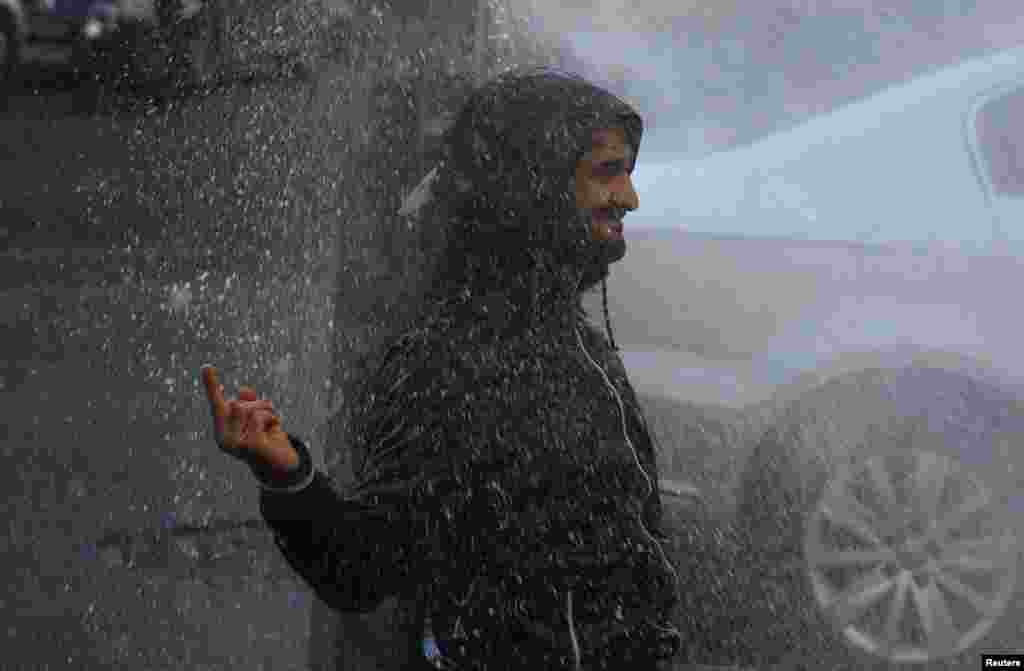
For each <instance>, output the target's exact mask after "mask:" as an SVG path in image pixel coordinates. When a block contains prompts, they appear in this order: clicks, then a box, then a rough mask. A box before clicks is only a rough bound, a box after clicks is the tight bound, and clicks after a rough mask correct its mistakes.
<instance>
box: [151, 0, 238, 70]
mask: <svg viewBox="0 0 1024 671" xmlns="http://www.w3.org/2000/svg"><path fill="white" fill-rule="evenodd" d="M160 20H161V22H162V25H161V28H162V29H163V31H164V34H165V36H166V39H167V42H168V48H169V56H170V61H171V63H172V64H173V65H172V70H173V73H172V76H173V78H174V79H175V80H176V83H177V84H179V85H183V86H186V87H197V86H198V87H206V86H212V85H214V84H215V83H216V82H217V79H218V77H219V76H220V74H221V71H222V69H223V66H224V61H225V56H224V54H225V52H226V51H227V49H226V43H227V37H226V17H225V12H224V6H223V3H222V2H221V1H220V0H206V2H204V3H203V6H202V8H201V9H200V10H199V11H198V12H197V13H195V14H193V15H191V16H183V15H182V9H181V4H180V0H177V1H176V2H174V3H173V4H171V3H166V2H165V3H164V5H163V9H162V11H161V16H160Z"/></svg>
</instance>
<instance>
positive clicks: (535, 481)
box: [260, 71, 680, 671]
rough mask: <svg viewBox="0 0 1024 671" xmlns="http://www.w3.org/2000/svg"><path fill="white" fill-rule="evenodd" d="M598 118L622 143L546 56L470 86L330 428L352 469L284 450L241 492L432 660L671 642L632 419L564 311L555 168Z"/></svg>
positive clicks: (631, 130)
mask: <svg viewBox="0 0 1024 671" xmlns="http://www.w3.org/2000/svg"><path fill="white" fill-rule="evenodd" d="M610 125H619V126H622V127H625V128H626V129H627V135H628V137H629V138H630V141H631V143H632V144H633V145H634V149H637V148H638V147H639V141H640V134H641V132H642V125H641V124H640V120H639V117H638V116H636V114H635V112H633V110H632V109H630V108H629V107H628V106H627V105H625V104H624V103H622V102H621V101H620V100H618V99H617V98H615V97H614V96H611V95H610V94H608V93H607V92H605V91H603V90H601V89H599V88H597V87H594V86H592V85H590V84H589V83H587V82H585V81H583V80H581V79H578V78H573V77H566V76H562V75H558V74H553V73H550V72H549V71H542V72H534V73H526V74H523V73H515V74H509V75H506V76H504V77H502V78H499V79H498V80H496V81H495V82H492V83H491V84H489V85H487V86H485V87H483V88H482V89H481V90H479V91H478V92H477V93H476V94H474V96H473V97H472V98H471V99H470V101H469V102H468V103H467V104H466V106H465V107H464V109H463V112H462V113H461V114H460V115H459V116H458V117H457V118H456V121H455V124H454V125H453V127H452V128H451V129H450V130H449V131H448V134H447V136H446V143H445V146H446V153H445V156H444V159H443V161H442V164H441V167H440V169H439V170H438V175H439V176H438V179H437V180H436V181H435V183H434V185H433V189H434V194H435V199H434V202H433V204H432V205H431V206H430V207H428V208H427V210H426V212H425V213H424V214H423V215H422V217H423V223H421V225H432V226H436V227H437V230H438V232H439V234H441V233H443V234H444V235H445V238H446V241H445V246H444V251H443V253H442V254H441V257H440V259H439V261H438V266H437V268H436V271H435V273H434V275H433V284H432V285H431V288H430V290H429V291H428V292H427V297H426V300H425V302H424V308H423V311H422V313H421V314H420V317H419V319H417V320H416V322H415V324H414V326H413V327H412V328H410V330H409V331H408V332H406V333H405V334H404V335H403V336H402V337H401V338H399V339H398V340H397V341H396V342H394V343H392V344H391V345H390V346H389V347H387V348H385V349H384V350H383V351H382V352H381V353H380V356H379V358H378V359H376V365H375V366H374V367H373V374H372V375H370V376H368V377H367V379H366V383H365V387H364V390H363V393H362V394H361V396H360V397H358V398H357V399H354V400H353V402H352V403H351V404H350V405H351V407H350V408H348V411H349V412H350V413H351V415H350V417H349V422H348V428H349V431H348V433H349V436H348V438H347V439H346V440H347V442H346V443H343V444H340V445H338V446H336V447H337V449H345V450H351V451H352V454H354V455H355V456H356V468H355V479H354V482H353V483H352V484H351V486H349V487H346V488H345V491H344V492H343V491H342V488H341V487H339V486H337V485H336V484H335V483H333V482H332V479H331V478H330V477H329V476H328V474H326V473H322V472H319V471H316V469H312V467H311V466H310V465H309V460H308V459H306V458H304V459H303V466H302V467H300V469H299V471H298V472H297V473H296V475H295V478H294V479H293V481H292V482H290V483H284V484H285V485H292V487H291V489H292V490H293V491H290V492H278V491H273V490H272V489H270V488H267V487H264V490H263V491H262V493H261V497H260V508H261V512H262V513H263V515H264V517H265V519H266V520H267V522H268V524H269V525H270V526H271V527H272V528H273V530H274V532H275V537H276V542H277V544H278V547H279V548H280V549H281V551H282V553H283V555H284V556H285V558H286V559H287V560H288V562H289V563H290V564H291V566H292V567H293V568H294V569H295V570H296V571H297V572H298V573H299V574H300V575H301V576H302V577H303V578H304V580H305V581H306V582H307V583H308V584H309V585H310V586H311V587H312V589H313V590H314V591H315V592H316V594H317V595H318V596H319V597H320V598H321V599H323V600H324V601H325V602H326V603H327V604H329V605H330V606H332V607H333V608H335V609H338V610H340V611H356V612H367V611H370V610H372V609H374V608H375V607H376V606H377V605H378V604H379V603H381V601H382V600H383V599H385V598H387V597H390V596H398V597H400V598H401V599H403V600H406V601H408V602H410V603H415V604H419V605H420V606H421V607H422V608H423V610H424V614H425V616H426V617H429V619H430V622H431V629H432V631H433V634H434V637H435V639H436V644H437V648H438V649H439V651H440V653H441V655H442V656H443V658H444V660H445V663H446V665H448V668H453V669H460V670H462V669H466V670H468V669H474V670H486V671H491V670H495V669H507V670H508V671H512V670H518V669H528V668H543V669H552V670H557V669H577V668H579V669H588V670H589V669H625V668H629V669H654V668H661V667H659V666H657V664H658V663H659V660H666V659H668V658H670V657H672V656H674V655H675V654H676V653H677V652H678V650H679V647H680V637H679V633H678V631H676V630H675V629H674V628H673V627H672V624H671V615H672V611H673V609H674V608H675V605H676V603H677V594H676V576H675V572H674V568H673V567H672V565H671V563H670V562H669V560H668V558H667V556H666V555H665V551H664V547H663V545H664V541H665V537H664V535H663V533H662V530H661V503H660V500H659V494H658V487H657V478H658V476H657V469H656V465H655V454H654V445H653V442H652V437H651V433H650V431H649V429H648V427H647V426H646V422H645V420H644V417H643V414H642V412H641V410H640V406H639V404H638V402H637V399H636V395H635V393H634V392H633V389H632V387H631V386H630V384H629V381H628V379H627V377H626V372H625V369H624V367H623V365H622V361H621V359H620V358H619V356H618V354H617V353H616V352H615V351H614V350H613V349H612V347H611V346H610V343H609V340H608V339H606V338H605V337H604V335H603V334H601V333H600V332H598V331H597V330H596V329H595V328H594V327H593V326H591V325H590V323H589V322H588V320H587V316H586V314H585V312H584V310H583V308H582V300H581V298H582V293H583V291H584V289H586V288H588V284H590V283H592V282H593V281H594V278H599V277H602V273H601V272H600V270H601V267H602V266H601V248H600V246H599V245H598V244H597V243H594V242H592V241H591V240H590V235H589V228H588V227H587V220H586V218H585V216H584V215H583V214H582V213H579V212H576V211H575V206H574V203H573V202H572V201H571V198H570V197H571V194H572V193H573V190H572V175H573V168H574V166H575V165H576V163H577V161H578V160H579V158H580V157H581V156H582V155H583V153H584V152H585V151H586V149H587V148H588V144H587V143H588V142H589V137H590V132H591V131H592V130H594V129H597V128H602V127H608V126H610ZM566 194H569V196H567V195H566ZM595 268H596V269H597V271H595ZM604 274H607V268H606V267H605V268H604ZM293 440H294V442H295V444H296V445H300V446H301V440H299V439H294V438H293ZM300 449H301V450H305V448H304V447H301V448H300Z"/></svg>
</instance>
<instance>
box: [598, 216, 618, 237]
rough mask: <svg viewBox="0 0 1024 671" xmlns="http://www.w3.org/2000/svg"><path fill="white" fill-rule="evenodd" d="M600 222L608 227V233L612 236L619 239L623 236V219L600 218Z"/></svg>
mask: <svg viewBox="0 0 1024 671" xmlns="http://www.w3.org/2000/svg"><path fill="white" fill-rule="evenodd" d="M598 222H599V223H600V224H601V225H602V226H605V227H607V229H608V234H609V235H610V236H611V237H612V238H617V239H621V238H622V222H621V221H617V220H614V219H600V220H598Z"/></svg>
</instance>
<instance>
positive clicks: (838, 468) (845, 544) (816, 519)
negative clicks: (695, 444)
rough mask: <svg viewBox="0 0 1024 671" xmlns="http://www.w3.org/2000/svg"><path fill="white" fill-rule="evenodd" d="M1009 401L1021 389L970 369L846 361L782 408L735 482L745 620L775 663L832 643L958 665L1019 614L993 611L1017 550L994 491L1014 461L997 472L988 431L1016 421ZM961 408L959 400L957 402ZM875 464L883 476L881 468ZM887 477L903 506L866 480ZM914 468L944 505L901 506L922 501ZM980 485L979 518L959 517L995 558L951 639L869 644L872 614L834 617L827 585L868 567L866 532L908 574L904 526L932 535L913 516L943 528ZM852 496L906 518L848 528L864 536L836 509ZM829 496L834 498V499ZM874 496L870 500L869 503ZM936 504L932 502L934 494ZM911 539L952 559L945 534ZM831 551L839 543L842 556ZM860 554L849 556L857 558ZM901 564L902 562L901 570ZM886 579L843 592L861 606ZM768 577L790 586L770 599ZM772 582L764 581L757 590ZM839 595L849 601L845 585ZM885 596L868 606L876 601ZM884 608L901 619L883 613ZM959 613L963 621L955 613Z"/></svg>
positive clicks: (1001, 636) (1011, 575) (1008, 492)
mask: <svg viewBox="0 0 1024 671" xmlns="http://www.w3.org/2000/svg"><path fill="white" fill-rule="evenodd" d="M1018 407H1019V402H1018V401H1016V400H1014V398H1013V395H1012V394H1011V393H1010V392H1008V391H1006V390H1002V389H1000V388H998V387H995V386H991V385H987V384H984V383H980V382H978V381H977V380H974V379H972V378H971V377H970V376H966V375H962V374H959V373H956V372H950V371H944V370H939V369H934V368H930V367H922V366H909V367H906V368H902V369H893V370H885V371H883V370H876V371H862V372H859V373H851V374H849V375H846V376H844V378H843V379H837V380H834V381H832V382H830V383H829V384H828V385H827V386H826V385H823V386H822V387H821V388H819V389H817V390H811V391H809V392H808V393H806V394H804V395H803V397H802V398H801V399H798V400H796V401H794V402H793V403H791V404H789V406H788V407H786V408H785V409H783V410H782V411H781V412H779V413H778V416H777V417H776V418H775V420H774V421H773V422H772V423H771V427H770V428H769V429H768V430H767V431H766V432H765V434H764V436H763V437H762V439H761V441H760V443H759V445H758V446H757V448H756V449H755V451H754V454H753V455H752V457H751V459H750V461H749V462H748V464H747V466H746V468H745V469H744V473H743V474H742V475H741V478H740V489H739V491H738V492H737V501H738V507H737V518H738V522H740V526H741V527H742V528H743V534H742V535H743V536H744V539H743V544H744V545H745V546H746V547H747V552H746V554H747V556H749V557H750V562H751V571H752V572H753V573H754V574H755V575H757V576H758V580H757V581H752V583H754V585H755V587H752V588H751V594H752V596H751V598H750V602H751V604H752V606H751V609H750V610H751V612H754V613H755V614H756V615H758V620H757V622H756V623H755V624H754V625H753V626H751V628H750V631H749V636H750V638H751V639H752V640H753V642H754V644H755V645H756V646H757V647H758V649H760V650H763V651H764V652H765V654H766V655H767V656H768V657H770V658H771V659H772V661H773V662H778V663H779V664H780V665H781V667H782V668H791V667H792V666H793V665H794V664H795V663H796V660H799V659H803V660H806V659H811V658H820V657H821V655H822V654H823V653H824V651H836V652H837V653H838V652H839V651H842V653H841V656H842V657H843V659H844V660H846V662H845V663H856V665H857V666H863V665H865V664H869V663H870V664H877V663H881V662H882V661H883V660H884V661H885V662H886V663H892V664H897V663H903V662H910V661H914V662H918V661H928V662H929V663H933V664H959V663H961V662H963V661H965V660H967V659H968V658H970V657H971V656H972V655H974V654H976V651H975V650H974V648H975V646H976V645H978V644H979V642H980V641H981V640H982V637H984V636H987V635H990V633H991V635H992V636H994V637H995V640H1005V639H1006V637H1007V635H1008V631H1006V630H1008V629H1012V628H1013V627H1014V626H1015V622H1016V620H1015V619H1014V618H1013V617H1004V614H1005V611H1006V609H1007V607H1008V605H1011V604H1012V597H1013V594H1014V593H1015V592H1014V590H1015V574H1016V573H1017V570H1016V564H1017V561H1018V560H1019V558H1018V554H1019V553H1018V550H1017V542H1016V538H1015V536H1017V537H1019V536H1021V534H1019V533H1017V534H1015V533H1012V531H1013V529H1012V525H1011V524H1010V523H1009V520H1010V519H1011V517H1010V516H1009V513H1008V508H1007V505H1008V504H1007V503H1006V502H1005V501H1003V500H1004V499H1007V498H1008V497H1010V496H1012V492H1013V491H1014V490H1015V487H1014V484H1013V477H1012V474H1011V475H1008V474H1007V473H1006V471H1007V470H1010V471H1012V466H1010V465H1009V464H1006V461H1007V457H1005V456H1001V454H1002V453H1001V452H999V448H998V446H999V445H1000V442H999V440H998V439H997V438H998V437H999V436H1004V437H1006V438H1007V439H1008V440H1010V439H1012V437H1013V436H1016V435H1018V434H1019V433H1020V431H1021V430H1022V428H1024V419H1021V418H1020V417H1019V416H1016V408H1018ZM967 408H969V409H970V412H966V410H965V409H967ZM996 426H998V427H1000V428H999V429H998V432H997V431H996V430H995V429H994V428H993V427H996ZM985 427H988V428H985ZM965 437H969V438H965ZM965 439H966V440H968V441H969V443H970V450H969V451H965V448H964V445H965V444H966V443H965ZM1004 464H1005V465H1004ZM996 465H1000V466H1001V467H997V466H996ZM880 466H885V468H880ZM885 473H889V474H890V475H888V476H885V477H881V476H880V475H879V474H885ZM931 473H935V474H938V475H934V476H932V475H930V474H931ZM1000 473H1001V475H1000ZM895 474H899V477H897V476H896V475H895ZM869 475H870V476H871V477H868V476H869ZM940 475H941V477H939V476H940ZM911 476H913V477H911ZM887 478H888V479H887ZM900 478H902V479H900ZM889 481H891V482H894V483H895V482H900V483H903V485H902V486H903V490H902V491H903V492H904V498H905V502H906V503H905V506H904V508H890V507H886V506H884V505H883V504H882V503H879V502H881V501H888V500H889V499H888V498H886V497H878V496H876V497H875V498H874V499H872V498H871V487H870V485H873V484H874V483H882V484H884V483H885V482H889ZM919 481H920V482H925V483H930V482H934V483H941V484H942V485H943V487H945V489H944V490H943V491H945V492H946V496H948V497H949V500H948V501H946V502H945V503H944V504H943V506H944V507H942V508H941V511H942V512H936V513H934V514H931V513H929V512H928V510H931V509H930V508H928V510H925V508H927V506H924V507H922V508H921V510H917V509H916V508H915V509H914V510H911V507H912V506H910V503H912V502H915V501H923V500H924V498H923V497H918V496H910V495H907V494H906V492H911V491H912V490H911V489H910V488H909V487H910V486H911V484H912V483H916V482H919ZM936 486H938V484H936ZM876 489H877V486H876ZM941 489H942V488H940V490H941ZM879 491H881V490H879ZM937 491H939V490H937ZM851 492H852V493H851ZM958 492H962V493H958ZM984 492H988V494H986V495H985V496H986V497H987V498H986V499H984V500H985V501H986V504H985V505H984V506H980V505H979V507H978V508H977V511H978V516H977V517H975V518H971V519H973V522H971V523H972V524H976V525H977V526H978V530H972V529H971V528H968V527H965V528H964V530H963V533H965V534H968V535H969V533H968V532H970V533H974V534H976V535H977V536H978V538H979V539H981V538H983V539H984V540H985V542H986V545H985V547H986V548H991V552H992V555H991V556H986V557H985V559H986V561H990V563H991V564H992V566H991V567H989V568H987V569H986V570H987V571H989V573H991V576H990V578H991V579H990V580H989V581H988V583H987V584H986V588H985V589H984V590H980V589H977V588H976V589H975V592H976V594H975V595H974V598H976V599H977V601H978V602H983V604H984V610H979V612H978V613H977V614H974V615H975V616H974V619H973V620H971V621H970V622H969V625H970V626H967V625H963V626H962V627H961V628H962V629H964V631H959V630H958V631H957V632H956V634H957V635H956V638H955V639H954V637H953V636H950V637H948V639H949V640H948V641H947V642H948V643H950V644H955V645H956V647H955V649H954V648H953V647H950V648H949V649H948V650H947V649H943V648H942V647H941V646H939V645H936V646H933V647H931V648H929V650H928V651H927V654H924V653H922V652H921V651H920V650H919V649H917V648H919V647H920V645H919V644H918V643H916V642H914V643H913V644H904V642H903V641H898V640H896V639H892V640H893V641H894V643H893V644H891V645H887V646H886V645H880V644H879V640H880V639H879V638H878V637H877V636H875V637H874V638H872V635H873V634H876V633H877V630H878V625H877V622H875V619H877V617H876V618H875V619H872V617H874V616H867V617H863V618H861V619H860V620H854V619H851V620H850V621H849V623H848V622H847V621H846V619H845V617H846V615H849V614H850V613H854V614H855V611H854V610H852V609H848V610H849V612H848V613H846V614H843V613H842V612H838V613H837V612H835V611H834V609H833V606H835V605H836V603H839V602H837V601H835V597H836V596H837V594H839V593H840V590H839V589H837V588H839V587H840V586H842V587H843V588H844V589H849V590H854V589H855V586H856V585H858V584H860V583H858V582H857V580H855V579H854V578H857V579H859V578H862V577H864V576H865V575H867V572H866V571H867V569H860V568H859V567H860V566H861V564H859V563H858V562H868V561H869V560H868V559H866V558H865V554H864V551H863V547H865V546H871V545H872V544H873V545H874V546H877V547H878V548H881V550H880V552H886V551H892V550H897V549H898V551H899V552H900V553H901V555H900V557H899V559H900V561H901V562H907V563H908V564H909V565H912V566H915V568H913V571H914V573H915V575H914V578H915V580H916V579H917V578H918V577H919V576H918V575H917V572H918V568H916V562H915V559H914V555H917V554H920V555H921V556H922V557H923V556H924V551H923V550H920V549H918V550H915V551H914V552H910V551H909V550H905V549H904V548H905V547H917V546H915V545H914V544H913V543H912V542H910V541H912V540H914V539H915V538H930V534H931V532H929V531H928V530H927V527H926V526H922V527H921V528H917V527H918V525H919V524H921V521H920V520H921V519H924V518H928V517H929V514H930V515H931V516H930V519H933V520H938V521H939V522H941V524H940V526H939V528H943V527H942V525H943V524H945V522H944V520H947V519H955V518H951V517H950V513H948V512H947V509H948V510H956V509H957V506H960V507H961V508H963V509H967V502H968V501H970V500H973V497H975V495H978V496H979V498H978V500H981V499H980V495H981V494H982V493H984ZM851 497H856V498H857V503H858V504H864V505H868V507H869V508H871V509H872V510H875V511H882V510H884V511H886V512H885V514H880V513H878V512H876V514H875V519H877V520H897V519H902V518H904V517H905V518H906V519H908V520H911V522H908V523H907V524H906V525H904V526H898V527H893V528H892V529H890V530H889V532H891V533H886V534H885V535H880V536H879V538H880V539H881V540H875V541H868V542H867V543H865V542H862V541H859V540H856V541H851V540H850V539H852V538H855V537H856V536H858V535H860V536H862V537H863V535H864V534H863V529H861V528H860V527H858V526H856V525H853V524H850V523H848V522H847V521H846V520H847V519H854V520H855V521H856V520H860V519H861V517H860V513H857V514H855V515H853V514H851V515H847V514H845V513H844V512H843V511H845V510H846V509H847V508H849V509H850V510H853V509H854V507H853V504H850V503H848V502H849V501H850V500H851ZM957 497H960V498H957ZM961 499H962V500H961ZM901 500H904V499H901ZM837 501H838V502H840V503H842V504H843V505H842V506H839V505H838V504H837V503H836V502H837ZM872 501H874V502H875V503H868V502H872ZM989 502H990V503H991V505H990V504H989ZM1017 505H1018V506H1019V503H1018V504H1017ZM891 510H895V511H897V512H898V513H899V514H898V515H897V514H896V512H891ZM935 510H936V511H939V510H940V508H939V507H938V506H936V508H935ZM836 511H839V512H838V513H837V512H836ZM837 514H838V515H839V517H836V515H837ZM864 519H872V518H871V517H870V516H868V517H866V518H864ZM981 529H984V530H985V531H984V532H982V531H980V530H981ZM993 530H995V531H993ZM840 531H841V532H842V534H839V532H840ZM851 532H852V533H853V536H851ZM943 533H944V532H943ZM965 537H967V536H966V535H965ZM840 539H844V540H842V541H841V542H840ZM965 543H966V541H965ZM922 547H924V549H925V550H927V552H928V553H934V554H938V555H941V557H940V559H941V561H947V562H948V561H952V560H951V559H949V558H950V557H953V553H952V551H951V550H949V548H948V547H947V546H946V545H941V546H940V545H936V547H935V548H929V547H927V546H922ZM871 552H874V550H871ZM842 553H848V554H846V555H845V556H841V554H842ZM857 553H860V555H859V558H855V555H856V554H857ZM908 557H909V559H907V558H908ZM854 559H856V561H854ZM926 559H927V558H926ZM954 559H955V560H956V561H960V560H961V559H964V560H965V561H966V560H967V559H971V560H972V561H973V559H974V557H973V555H972V556H971V557H967V556H966V554H965V557H964V558H961V557H954ZM923 561H924V560H922V562H923ZM842 562H846V563H848V564H849V565H850V566H855V565H856V566H857V567H858V571H862V572H861V573H858V572H852V571H848V572H847V573H848V574H844V573H843V571H844V570H845V569H844V568H843V567H844V566H845V565H844V564H842ZM870 562H871V563H869V564H867V566H868V569H870V568H871V567H881V569H882V570H885V571H886V572H889V571H890V570H893V569H894V568H895V570H897V571H899V572H902V573H907V571H908V570H910V569H907V568H906V567H904V568H900V567H898V566H896V567H894V566H893V561H892V560H889V559H885V560H881V559H879V560H875V559H871V560H870ZM927 570H930V569H927ZM972 570H973V569H972ZM905 577H906V576H905V575H901V576H900V579H903V580H905ZM886 580H887V581H888V582H886V581H882V580H880V581H879V582H878V583H877V589H876V586H875V585H869V586H868V587H864V588H859V587H858V588H856V589H862V592H853V593H854V594H855V595H856V598H859V597H860V596H863V597H864V601H863V603H864V604H868V605H869V606H871V607H876V605H877V604H882V605H884V603H883V602H881V601H879V600H878V599H877V598H876V597H878V595H885V594H888V595H889V596H891V595H893V594H896V592H888V593H887V592H883V591H882V587H885V586H886V585H887V584H889V583H891V582H892V580H890V579H888V578H887V579H886ZM864 584H867V583H864ZM903 584H907V583H905V582H904V583H903ZM775 585H779V586H782V585H785V586H786V587H788V590H789V595H788V596H787V597H786V598H785V599H782V600H779V599H775V598H773V594H772V592H776V591H778V590H777V589H774V586H775ZM769 586H770V587H772V588H773V589H766V587H769ZM886 589H888V588H886ZM928 589H930V586H929V587H928ZM758 590H761V591H758ZM983 592H984V593H983ZM900 594H902V592H901V593H900ZM844 598H845V597H844ZM849 598H850V599H851V603H853V602H854V597H849ZM887 598H888V597H887ZM901 603H902V602H901ZM882 605H877V608H878V609H882ZM934 605H935V607H936V611H935V612H937V613H940V612H942V611H944V610H945V607H944V604H939V603H938V600H937V599H936V600H935V603H934ZM971 605H972V606H973V605H974V603H973V601H972V602H971ZM940 606H942V607H940ZM901 612H903V611H901ZM883 615H884V613H883ZM883 619H884V618H883ZM890 619H892V620H893V621H894V622H896V623H897V624H900V623H901V621H899V620H897V619H895V618H893V617H892V616H890ZM1003 620H1005V623H1004V622H1003ZM960 621H962V622H968V621H967V619H966V618H960ZM886 623H888V621H886ZM960 626H961V625H959V624H958V627H960ZM1009 635H1011V636H1012V635H1013V634H1009ZM814 639H817V640H816V642H814ZM787 641H799V642H800V643H801V645H802V649H801V650H793V651H789V652H786V654H785V655H784V656H783V657H782V658H780V657H779V653H780V652H782V651H783V648H784V647H785V644H786V642H787ZM808 643H811V644H808ZM896 643H900V645H898V646H897V645H896ZM961 648H962V649H961ZM943 668H946V667H943ZM956 668H960V667H956Z"/></svg>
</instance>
